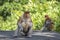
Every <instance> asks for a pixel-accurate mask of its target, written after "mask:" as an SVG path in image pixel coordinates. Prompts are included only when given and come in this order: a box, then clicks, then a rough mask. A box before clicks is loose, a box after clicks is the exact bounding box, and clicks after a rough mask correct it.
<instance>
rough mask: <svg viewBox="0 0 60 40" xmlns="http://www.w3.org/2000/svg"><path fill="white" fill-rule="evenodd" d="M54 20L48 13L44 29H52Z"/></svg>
mask: <svg viewBox="0 0 60 40" xmlns="http://www.w3.org/2000/svg"><path fill="white" fill-rule="evenodd" d="M53 24H54V23H53V21H52V20H51V18H50V17H49V16H48V15H45V23H44V28H43V30H44V29H47V30H48V31H52V30H53V28H54V26H53Z"/></svg>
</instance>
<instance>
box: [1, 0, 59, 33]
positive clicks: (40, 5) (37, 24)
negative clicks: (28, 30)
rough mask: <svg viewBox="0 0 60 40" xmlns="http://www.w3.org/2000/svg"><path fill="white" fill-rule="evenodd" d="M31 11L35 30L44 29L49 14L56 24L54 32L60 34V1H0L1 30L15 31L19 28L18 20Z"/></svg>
mask: <svg viewBox="0 0 60 40" xmlns="http://www.w3.org/2000/svg"><path fill="white" fill-rule="evenodd" d="M27 10H29V11H30V14H31V19H32V21H33V30H40V29H41V28H42V27H43V24H44V21H45V18H44V16H45V15H46V14H48V15H49V16H50V17H51V19H52V20H53V22H54V31H56V32H60V0H0V30H3V31H13V30H15V29H16V28H17V20H18V19H19V17H20V16H21V15H22V14H23V13H24V11H27Z"/></svg>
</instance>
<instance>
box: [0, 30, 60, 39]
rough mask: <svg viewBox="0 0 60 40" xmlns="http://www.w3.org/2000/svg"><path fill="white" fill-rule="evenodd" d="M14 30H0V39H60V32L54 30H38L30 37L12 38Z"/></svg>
mask: <svg viewBox="0 0 60 40" xmlns="http://www.w3.org/2000/svg"><path fill="white" fill-rule="evenodd" d="M13 35H14V31H0V40H60V34H59V33H56V32H40V31H35V32H33V33H32V37H31V38H26V37H23V36H20V37H17V38H13Z"/></svg>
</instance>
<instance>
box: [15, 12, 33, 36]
mask: <svg viewBox="0 0 60 40" xmlns="http://www.w3.org/2000/svg"><path fill="white" fill-rule="evenodd" d="M17 25H18V28H17V30H16V31H15V37H17V35H18V33H20V34H21V35H23V34H24V35H25V36H27V37H32V26H33V23H32V20H31V17H30V12H29V11H25V12H24V14H23V15H22V16H21V17H20V18H19V20H18V22H17ZM19 31H20V32H19Z"/></svg>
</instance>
